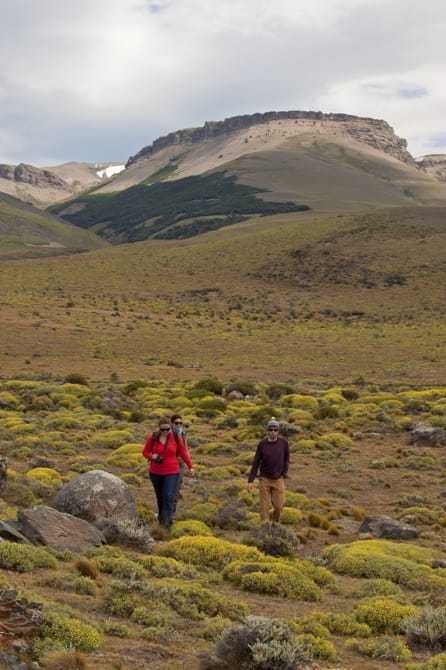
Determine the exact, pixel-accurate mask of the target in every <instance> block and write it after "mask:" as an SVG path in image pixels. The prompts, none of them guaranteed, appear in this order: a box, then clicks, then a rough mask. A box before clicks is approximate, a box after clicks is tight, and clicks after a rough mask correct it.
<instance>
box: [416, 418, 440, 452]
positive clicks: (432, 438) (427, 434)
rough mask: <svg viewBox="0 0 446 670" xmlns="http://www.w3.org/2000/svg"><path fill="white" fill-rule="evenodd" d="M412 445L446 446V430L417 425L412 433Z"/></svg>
mask: <svg viewBox="0 0 446 670" xmlns="http://www.w3.org/2000/svg"><path fill="white" fill-rule="evenodd" d="M410 444H415V445H419V446H422V447H438V446H443V445H446V430H443V428H436V427H435V426H431V425H429V424H428V423H417V424H415V426H414V427H413V428H412V431H411V433H410Z"/></svg>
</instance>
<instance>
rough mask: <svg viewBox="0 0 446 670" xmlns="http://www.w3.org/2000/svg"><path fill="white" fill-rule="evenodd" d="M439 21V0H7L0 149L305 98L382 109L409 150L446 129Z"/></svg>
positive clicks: (107, 145) (79, 153)
mask: <svg viewBox="0 0 446 670" xmlns="http://www.w3.org/2000/svg"><path fill="white" fill-rule="evenodd" d="M423 5H424V6H423ZM402 17H404V21H402ZM445 27H446V6H445V5H444V3H443V2H442V1H440V0H430V2H429V3H423V4H422V3H419V2H418V0H405V1H403V0H393V2H390V1H389V0H374V1H373V2H372V0H313V1H312V3H307V2H303V0H276V2H274V3H271V2H270V1H268V2H267V1H266V0H219V2H218V3H217V2H207V1H206V0H95V1H94V2H91V0H77V1H76V3H73V2H71V0H70V1H68V0H3V2H2V23H1V26H0V58H1V62H2V63H3V74H0V109H1V116H0V161H11V162H18V161H28V162H35V163H38V164H45V163H46V164H50V163H53V162H61V161H64V160H71V159H76V160H90V161H96V160H97V161H102V160H117V159H126V158H127V157H128V156H129V155H130V154H132V153H135V151H137V150H138V149H139V148H141V146H143V145H145V144H148V143H149V142H150V141H151V140H153V139H154V138H155V137H156V136H157V135H159V134H160V133H164V132H169V131H171V130H174V129H176V128H182V127H187V126H191V125H198V124H201V123H203V122H204V121H205V120H210V119H214V120H215V119H221V118H223V117H225V116H230V115H234V114H240V113H249V112H254V111H266V110H269V109H309V108H318V109H323V110H324V111H331V110H333V111H345V112H349V113H357V114H364V115H367V116H376V117H380V118H386V119H387V120H388V121H389V122H390V123H391V124H392V125H394V127H395V128H396V130H397V131H398V132H399V133H400V134H402V135H404V136H407V137H408V139H409V141H410V148H411V149H412V151H414V153H417V154H419V153H422V152H423V151H424V150H428V148H429V147H431V146H432V145H431V138H432V137H443V136H444V131H445V128H444V118H445V117H446V94H445V93H444V85H443V72H444V69H445V65H446V63H445V61H446V54H445V50H444V47H443V43H444V39H443V36H444V30H445ZM427 94H428V95H429V98H428V100H429V102H428V104H426V103H427V98H426V96H427ZM438 146H439V148H440V149H441V148H442V146H443V145H438Z"/></svg>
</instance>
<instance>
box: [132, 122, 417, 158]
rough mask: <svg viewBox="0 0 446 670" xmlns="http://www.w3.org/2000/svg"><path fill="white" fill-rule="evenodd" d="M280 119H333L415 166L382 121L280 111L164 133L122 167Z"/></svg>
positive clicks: (361, 139)
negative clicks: (166, 150) (183, 146)
mask: <svg viewBox="0 0 446 670" xmlns="http://www.w3.org/2000/svg"><path fill="white" fill-rule="evenodd" d="M282 120H296V121H299V120H300V121H314V122H315V123H317V122H321V123H323V122H332V123H333V122H334V123H339V124H342V126H343V130H344V132H345V133H346V134H347V135H350V136H351V137H352V138H353V139H355V140H357V141H358V142H362V143H364V144H367V145H369V146H371V147H373V148H375V149H378V150H381V151H383V152H385V153H387V154H390V155H392V156H393V157H394V158H397V159H398V160H400V161H402V162H403V163H408V164H411V165H416V163H415V161H414V159H413V157H412V156H411V154H410V153H409V152H408V151H407V142H406V140H404V139H402V138H400V137H398V136H397V135H396V134H395V132H394V130H393V128H392V127H391V126H390V125H389V124H388V123H387V122H386V121H383V120H381V119H372V118H367V117H360V116H354V115H351V114H325V113H323V112H312V111H306V112H305V111H287V112H286V111H284V112H265V113H257V114H244V115H241V116H231V117H229V118H227V119H225V120H224V121H206V123H205V124H204V125H203V126H200V127H197V128H185V129H183V130H177V131H175V132H173V133H169V134H168V135H164V136H163V137H159V138H158V139H156V140H155V141H154V142H153V143H152V144H150V145H149V146H146V147H144V148H143V149H141V151H139V152H138V153H137V154H135V155H134V156H131V157H130V158H129V160H128V161H127V164H126V167H129V166H130V165H132V163H135V162H137V161H138V160H140V159H142V158H147V157H149V156H152V155H153V154H156V153H157V152H158V151H161V150H162V149H165V148H166V147H170V146H172V145H175V144H178V145H181V144H182V145H184V144H195V143H197V142H201V141H203V140H207V139H210V138H214V137H217V136H219V135H223V134H225V133H232V132H237V131H239V130H243V129H245V128H249V127H251V126H255V125H259V124H263V123H269V122H272V121H282Z"/></svg>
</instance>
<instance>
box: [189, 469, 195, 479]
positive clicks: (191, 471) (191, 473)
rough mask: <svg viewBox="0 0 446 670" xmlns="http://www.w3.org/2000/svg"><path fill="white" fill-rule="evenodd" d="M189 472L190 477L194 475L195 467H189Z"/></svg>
mask: <svg viewBox="0 0 446 670" xmlns="http://www.w3.org/2000/svg"><path fill="white" fill-rule="evenodd" d="M189 474H190V475H191V477H193V476H194V475H195V469H194V468H191V469H190V470H189Z"/></svg>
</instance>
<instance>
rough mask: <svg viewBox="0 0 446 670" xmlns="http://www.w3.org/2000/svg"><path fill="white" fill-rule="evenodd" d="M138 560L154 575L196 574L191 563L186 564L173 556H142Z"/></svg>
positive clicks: (184, 576) (184, 575) (186, 575)
mask: <svg viewBox="0 0 446 670" xmlns="http://www.w3.org/2000/svg"><path fill="white" fill-rule="evenodd" d="M138 562H139V563H140V564H141V565H142V566H143V567H144V568H145V569H146V570H147V572H149V573H150V574H151V575H153V576H154V577H181V578H183V579H184V578H188V579H190V578H194V577H197V576H198V573H197V571H196V570H195V568H193V567H192V566H191V565H186V564H185V563H181V561H177V560H176V559H175V558H165V557H164V556H144V557H143V558H140V559H138Z"/></svg>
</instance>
